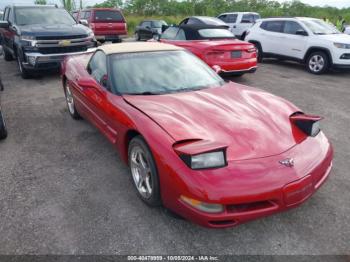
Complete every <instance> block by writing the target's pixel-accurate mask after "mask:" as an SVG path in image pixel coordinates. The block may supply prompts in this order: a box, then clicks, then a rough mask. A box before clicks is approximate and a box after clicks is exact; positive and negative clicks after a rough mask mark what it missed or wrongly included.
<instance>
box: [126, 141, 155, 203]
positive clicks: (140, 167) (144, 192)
mask: <svg viewBox="0 0 350 262" xmlns="http://www.w3.org/2000/svg"><path fill="white" fill-rule="evenodd" d="M130 153H131V154H130V156H131V159H130V169H131V174H132V178H133V180H134V183H135V186H136V188H137V190H138V191H139V193H140V195H141V196H142V197H143V198H145V199H148V198H150V197H151V196H152V192H153V188H152V174H151V168H150V165H149V163H148V160H147V157H146V153H145V152H144V150H143V149H142V148H141V147H140V146H135V147H133V148H132V149H131V152H130Z"/></svg>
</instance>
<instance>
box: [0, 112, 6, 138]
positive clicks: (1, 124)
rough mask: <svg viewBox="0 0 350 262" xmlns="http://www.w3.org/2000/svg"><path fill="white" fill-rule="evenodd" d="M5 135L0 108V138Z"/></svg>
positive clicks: (4, 124) (4, 125)
mask: <svg viewBox="0 0 350 262" xmlns="http://www.w3.org/2000/svg"><path fill="white" fill-rule="evenodd" d="M6 137H7V129H6V123H5V120H4V118H3V116H2V113H1V110H0V140H2V139H5V138H6Z"/></svg>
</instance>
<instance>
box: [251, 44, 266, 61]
mask: <svg viewBox="0 0 350 262" xmlns="http://www.w3.org/2000/svg"><path fill="white" fill-rule="evenodd" d="M252 44H253V45H254V46H255V48H256V56H257V60H258V63H262V61H263V59H264V53H263V50H262V47H261V44H260V43H256V42H253V43H252Z"/></svg>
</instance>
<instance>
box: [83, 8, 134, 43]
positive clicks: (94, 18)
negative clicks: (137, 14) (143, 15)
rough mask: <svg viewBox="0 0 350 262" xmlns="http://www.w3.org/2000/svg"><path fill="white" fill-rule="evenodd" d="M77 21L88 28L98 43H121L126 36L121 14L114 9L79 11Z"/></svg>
mask: <svg viewBox="0 0 350 262" xmlns="http://www.w3.org/2000/svg"><path fill="white" fill-rule="evenodd" d="M77 20H78V21H79V22H80V23H81V24H84V25H86V26H88V27H90V28H91V29H92V30H93V31H94V34H95V37H96V39H97V40H98V41H99V42H105V41H112V42H113V43H117V42H121V41H122V39H123V38H126V37H127V35H128V30H127V25H126V21H125V18H124V16H123V14H122V12H121V11H120V10H118V9H115V8H90V9H85V10H81V11H80V12H79V14H78V15H77Z"/></svg>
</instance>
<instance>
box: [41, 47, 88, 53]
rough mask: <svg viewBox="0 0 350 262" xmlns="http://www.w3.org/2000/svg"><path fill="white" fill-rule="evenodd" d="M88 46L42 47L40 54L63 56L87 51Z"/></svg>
mask: <svg viewBox="0 0 350 262" xmlns="http://www.w3.org/2000/svg"><path fill="white" fill-rule="evenodd" d="M87 49H88V48H87V46H66V47H40V48H39V52H40V53H42V54H63V53H74V52H84V51H87Z"/></svg>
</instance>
